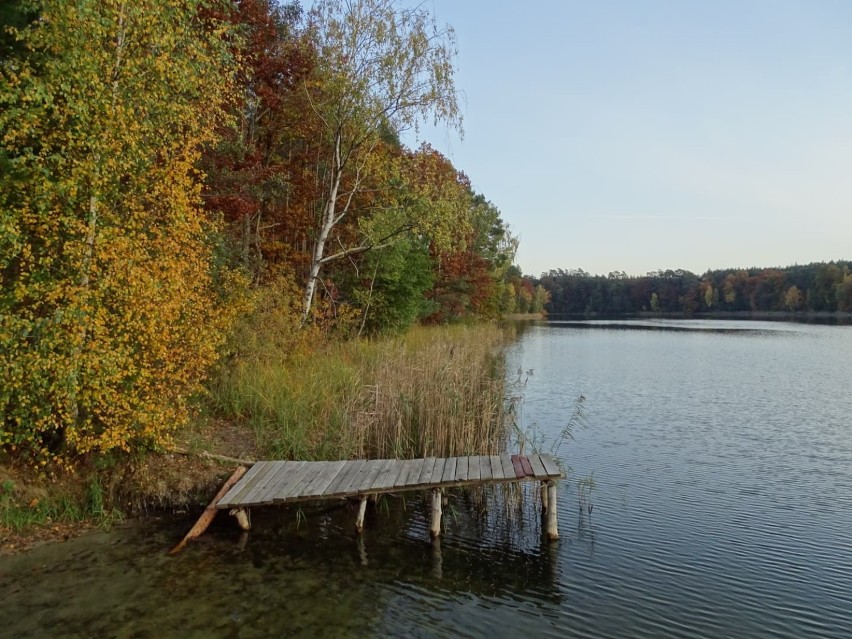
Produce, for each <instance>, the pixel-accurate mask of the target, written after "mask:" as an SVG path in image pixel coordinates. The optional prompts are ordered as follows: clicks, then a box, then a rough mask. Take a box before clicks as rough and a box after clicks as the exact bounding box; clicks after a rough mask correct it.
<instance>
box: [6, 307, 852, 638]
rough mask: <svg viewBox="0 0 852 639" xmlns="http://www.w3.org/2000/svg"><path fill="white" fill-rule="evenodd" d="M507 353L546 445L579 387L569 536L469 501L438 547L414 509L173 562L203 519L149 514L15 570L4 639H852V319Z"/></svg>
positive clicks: (337, 519)
mask: <svg viewBox="0 0 852 639" xmlns="http://www.w3.org/2000/svg"><path fill="white" fill-rule="evenodd" d="M509 359H510V363H509V370H510V371H512V373H513V376H514V371H516V370H518V369H520V370H522V371H525V373H524V374H523V377H524V378H526V380H527V381H526V386H525V389H524V406H523V423H524V427H525V428H527V429H528V430H529V431H530V432H535V433H537V439H538V440H539V441H540V444H541V445H542V447H543V448H545V449H546V448H548V447H549V446H550V445H551V444H552V443H553V442H555V441H557V439H558V437H557V436H558V433H559V432H560V431H561V430H562V428H563V427H564V426H565V424H566V422H567V421H568V419H569V418H570V415H571V413H572V411H573V409H574V406H575V401H576V398H577V397H578V396H579V395H583V396H584V397H585V402H584V405H585V409H586V413H587V415H586V425H585V427H583V428H578V429H575V431H574V438H573V440H571V441H567V442H565V443H564V444H563V445H562V446H561V447H560V448H559V457H560V458H561V460H562V462H563V464H564V465H565V466H566V467H567V468H569V469H570V477H569V480H568V481H565V482H563V484H562V485H561V488H560V502H559V525H560V533H561V535H562V538H561V539H560V541H559V542H558V543H556V544H547V543H543V542H542V541H541V526H540V521H539V518H538V516H537V514H536V513H537V511H536V504H535V500H534V499H532V496H531V495H530V494H529V493H528V494H526V495H520V496H519V495H514V496H512V499H511V500H510V502H509V504H508V505H507V502H506V500H505V499H504V496H503V495H502V494H501V493H499V492H498V493H493V494H492V493H488V494H485V495H478V496H477V495H461V494H460V495H457V496H454V497H453V498H452V499H451V506H450V509H449V510H450V513H449V514H448V515H447V516H446V523H447V529H446V533H445V535H444V537H443V539H442V540H441V541H440V543H439V544H432V543H430V542H429V541H428V531H427V520H426V517H427V516H428V515H427V507H426V503H425V502H424V501H422V500H421V499H419V498H408V499H407V500H406V501H405V502H403V500H401V499H399V498H394V499H390V500H388V502H387V503H385V504H382V505H380V506H379V508H378V509H377V510H376V511H374V512H372V513H371V514H370V515H369V516H368V520H367V526H368V530H367V531H366V533H365V535H364V537H363V539H361V540H359V539H358V538H356V536H355V535H354V533H353V532H352V525H353V521H354V512H353V511H351V510H347V509H345V508H335V509H331V510H312V511H306V512H305V513H304V518H301V517H297V515H296V513H295V512H294V511H282V510H272V511H262V512H258V513H257V515H256V516H255V517H254V522H253V523H254V525H255V530H254V531H253V532H252V533H251V534H250V535H248V536H247V537H241V536H240V534H239V533H238V532H237V531H235V530H234V527H233V525H232V523H231V522H229V521H227V518H225V517H222V518H221V519H222V521H221V522H217V523H216V524H215V525H214V527H213V528H211V529H210V531H208V533H207V534H206V535H205V536H204V537H202V538H201V539H200V540H199V541H198V542H196V543H194V544H192V545H191V546H190V547H189V548H188V549H187V550H186V551H184V552H183V553H182V554H181V555H179V556H177V557H168V556H166V555H165V550H166V549H167V548H168V547H169V546H170V545H171V544H173V543H174V542H175V541H176V540H177V539H178V538H179V537H180V536H181V534H182V533H183V532H184V531H185V530H186V529H187V528H188V526H189V525H191V523H192V522H191V520H190V519H187V518H167V519H161V520H149V521H145V522H143V523H141V524H135V525H133V526H130V527H126V528H122V529H118V530H114V531H112V532H110V533H97V534H94V535H88V536H86V537H83V538H80V539H77V540H73V541H71V542H68V543H64V544H54V545H49V546H44V547H41V548H38V549H36V550H34V551H33V552H30V553H27V554H24V555H19V556H13V557H5V558H0V636H4V637H5V636H8V637H128V638H130V637H139V638H142V637H152V638H153V637H268V636H275V637H278V636H281V637H283V636H305V637H313V636H317V637H320V636H329V637H336V636H343V637H347V636H352V637H355V636H374V637H383V636H413V637H456V636H462V637H484V636H487V637H504V636H506V637H513V636H528V637H539V636H553V637H566V636H570V637H649V638H650V637H655V638H656V637H664V638H665V637H737V638H739V637H780V638H786V637H789V638H791V639H792V638H800V637H838V638H840V637H844V638H845V637H850V636H852V393H850V392H849V387H850V371H851V370H852V368H850V363H852V327H847V326H817V325H807V324H789V323H763V322H719V321H630V322H583V323H559V322H552V323H540V324H536V325H533V326H530V327H529V329H528V330H526V331H525V332H523V334H522V335H521V337H520V339H519V341H518V343H517V344H516V345H515V346H513V347H512V349H511V351H510V353H509ZM530 370H532V374H531V375H528V373H526V371H530ZM588 478H592V479H593V482H594V487H593V488H592V492H591V498H590V501H589V500H588V499H587V500H586V502H585V504H584V505H583V508H580V500H579V492H578V480H582V479H588ZM589 504H591V506H592V507H591V509H590V508H589ZM590 510H591V512H590Z"/></svg>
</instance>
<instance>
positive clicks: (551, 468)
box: [541, 455, 562, 477]
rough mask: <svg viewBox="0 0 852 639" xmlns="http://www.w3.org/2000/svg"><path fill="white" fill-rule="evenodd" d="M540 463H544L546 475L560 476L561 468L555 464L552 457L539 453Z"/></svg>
mask: <svg viewBox="0 0 852 639" xmlns="http://www.w3.org/2000/svg"><path fill="white" fill-rule="evenodd" d="M541 463H542V464H544V470H546V471H547V475H548V477H562V470H561V469H560V468H559V466H557V465H556V462H555V461H554V459H553V457H551V456H550V455H541Z"/></svg>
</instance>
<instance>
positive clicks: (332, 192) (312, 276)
mask: <svg viewBox="0 0 852 639" xmlns="http://www.w3.org/2000/svg"><path fill="white" fill-rule="evenodd" d="M340 142H341V140H340V135H338V136H337V137H336V140H335V148H334V176H333V177H332V180H331V187H330V188H329V192H328V200H327V201H326V203H325V207H324V209H323V215H322V226H321V227H320V231H319V235H317V241H316V244H315V245H314V254H313V257H312V258H311V269H310V271H309V272H308V281H307V283H306V284H305V295H304V297H303V301H302V326H304V325H305V323H306V322H307V321H308V317H309V316H310V314H311V307H312V306H313V303H314V293H316V289H317V280H318V279H319V274H320V269H321V268H322V264H323V261H322V258H323V257H325V243H326V242H327V241H328V236H329V235H331V230H332V229H333V228H334V226H335V224H337V223H338V222H339V221H340V218H341V217H342V215H341V216H337V194H338V192H339V191H340V182H341V180H342V179H343V163H342V162H341V157H340ZM344 212H345V211H344Z"/></svg>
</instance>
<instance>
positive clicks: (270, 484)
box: [246, 461, 299, 506]
mask: <svg viewBox="0 0 852 639" xmlns="http://www.w3.org/2000/svg"><path fill="white" fill-rule="evenodd" d="M298 463H299V462H293V461H290V462H288V461H283V462H276V466H277V467H276V468H274V469H273V470H272V473H271V474H270V475H269V477H268V478H267V480H266V482H265V483H264V485H263V486H261V487H258V489H257V493H255V495H254V496H250V495H246V499H250V500H251V502H252V503H253V504H258V505H261V506H264V505H267V504H271V503H272V501H273V496H274V495H275V490H276V488H277V487H278V486H279V485H280V484H281V482H283V481H285V480H286V479H287V476H288V475H289V474H290V467H291V466H293V465H295V464H298Z"/></svg>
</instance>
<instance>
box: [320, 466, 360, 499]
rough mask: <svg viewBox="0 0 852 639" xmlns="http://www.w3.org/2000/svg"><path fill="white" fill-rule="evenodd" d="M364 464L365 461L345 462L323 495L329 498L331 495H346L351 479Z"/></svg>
mask: <svg viewBox="0 0 852 639" xmlns="http://www.w3.org/2000/svg"><path fill="white" fill-rule="evenodd" d="M366 463H367V460H366V459H350V460H349V461H347V462H346V465H345V466H344V467H343V470H341V471H340V472H339V473H337V477H335V478H334V481H332V482H331V483H330V484H329V485H328V488H326V489H325V494H326V495H328V496H329V497H331V496H332V495H338V494H341V493H346V491H347V489H348V488H349V484H351V483H352V479H353V478H354V477H355V474H356V473H357V472H358V471H359V470H360V469H361V468H362V467H363V466H364V464H366Z"/></svg>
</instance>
